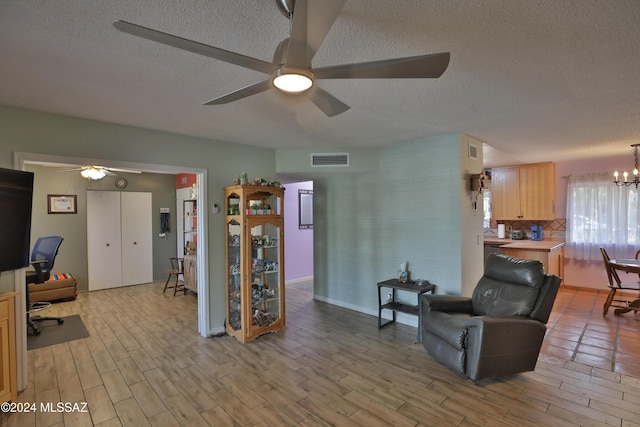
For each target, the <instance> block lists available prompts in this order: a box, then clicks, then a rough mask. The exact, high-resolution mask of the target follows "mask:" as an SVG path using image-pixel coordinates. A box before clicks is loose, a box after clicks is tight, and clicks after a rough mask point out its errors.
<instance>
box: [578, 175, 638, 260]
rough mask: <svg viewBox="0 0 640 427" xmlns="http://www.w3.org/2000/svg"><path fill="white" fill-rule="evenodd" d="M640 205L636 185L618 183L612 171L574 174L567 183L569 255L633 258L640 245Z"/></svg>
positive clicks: (593, 257)
mask: <svg viewBox="0 0 640 427" xmlns="http://www.w3.org/2000/svg"><path fill="white" fill-rule="evenodd" d="M639 209H640V206H639V204H638V190H637V189H636V188H635V186H631V187H617V186H616V185H614V184H613V178H612V175H611V174H610V173H603V174H588V175H575V176H570V177H569V180H568V184H567V236H566V241H567V245H566V248H565V249H566V256H567V257H568V258H573V259H578V260H601V259H602V255H601V254H600V249H599V248H600V246H602V247H604V248H605V249H606V250H607V252H608V253H609V255H610V256H611V257H612V258H633V257H634V255H635V252H636V249H637V248H638V247H640V231H639V230H640V223H639V222H638V220H639V218H640V216H639V215H638V212H639Z"/></svg>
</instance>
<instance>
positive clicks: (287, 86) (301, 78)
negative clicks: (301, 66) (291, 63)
mask: <svg viewBox="0 0 640 427" xmlns="http://www.w3.org/2000/svg"><path fill="white" fill-rule="evenodd" d="M273 85H274V86H275V87H277V88H278V89H280V90H281V91H284V92H288V93H300V92H304V91H305V90H307V89H309V88H310V87H311V86H312V85H313V80H312V79H311V77H310V76H309V75H308V73H306V72H304V71H303V70H282V69H278V70H277V71H276V75H275V77H274V78H273Z"/></svg>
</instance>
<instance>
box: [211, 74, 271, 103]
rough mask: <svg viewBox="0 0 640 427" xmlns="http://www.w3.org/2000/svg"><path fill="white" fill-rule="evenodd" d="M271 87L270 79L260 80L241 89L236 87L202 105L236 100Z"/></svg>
mask: <svg viewBox="0 0 640 427" xmlns="http://www.w3.org/2000/svg"><path fill="white" fill-rule="evenodd" d="M272 87H273V85H272V84H271V79H267V80H262V81H261V82H258V83H254V84H252V85H249V86H245V87H243V88H242V89H238V90H236V91H233V92H230V93H228V94H226V95H222V96H220V97H218V98H215V99H212V100H211V101H209V102H205V103H204V105H221V104H228V103H229V102H233V101H237V100H238V99H242V98H246V97H247V96H251V95H255V94H256V93H260V92H264V91H265V90H267V89H271V88H272Z"/></svg>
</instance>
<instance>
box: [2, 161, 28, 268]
mask: <svg viewBox="0 0 640 427" xmlns="http://www.w3.org/2000/svg"><path fill="white" fill-rule="evenodd" d="M32 201H33V173H32V172H23V171H19V170H14V169H3V168H0V271H9V270H17V269H19V268H24V267H27V266H28V265H29V247H30V245H31V208H32Z"/></svg>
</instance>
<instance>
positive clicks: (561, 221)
mask: <svg viewBox="0 0 640 427" xmlns="http://www.w3.org/2000/svg"><path fill="white" fill-rule="evenodd" d="M498 224H504V225H506V226H507V229H508V228H509V226H511V229H512V230H522V231H524V232H525V233H526V235H527V238H529V237H530V236H529V235H530V233H531V226H532V225H534V224H535V225H541V226H542V232H543V233H544V237H545V238H547V239H549V238H558V239H564V238H565V234H566V231H567V219H566V218H558V219H554V220H552V221H498V220H495V219H493V220H491V228H489V229H486V230H485V231H484V234H485V235H487V236H497V235H498ZM507 237H508V236H507Z"/></svg>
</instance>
